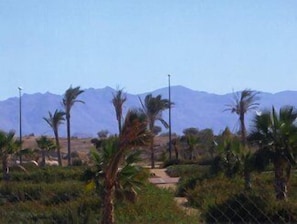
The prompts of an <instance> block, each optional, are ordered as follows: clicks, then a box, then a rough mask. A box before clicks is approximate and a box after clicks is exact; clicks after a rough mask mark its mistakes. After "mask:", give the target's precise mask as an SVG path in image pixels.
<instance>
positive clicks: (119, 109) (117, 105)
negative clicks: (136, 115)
mask: <svg viewBox="0 0 297 224" xmlns="http://www.w3.org/2000/svg"><path fill="white" fill-rule="evenodd" d="M126 100H127V96H126V94H125V93H124V92H123V90H122V89H120V90H117V91H116V93H115V94H113V98H112V104H113V106H114V109H115V112H116V117H117V121H118V129H119V134H121V133H120V132H121V130H122V116H123V104H124V103H125V102H126Z"/></svg>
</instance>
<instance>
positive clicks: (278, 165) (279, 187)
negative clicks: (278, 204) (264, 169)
mask: <svg viewBox="0 0 297 224" xmlns="http://www.w3.org/2000/svg"><path fill="white" fill-rule="evenodd" d="M274 169H275V171H274V172H275V173H274V177H275V186H274V187H275V196H276V199H277V200H287V197H288V196H287V192H288V188H287V178H286V177H285V176H284V161H283V159H282V158H277V159H275V161H274Z"/></svg>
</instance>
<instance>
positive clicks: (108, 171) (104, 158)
mask: <svg viewBox="0 0 297 224" xmlns="http://www.w3.org/2000/svg"><path fill="white" fill-rule="evenodd" d="M149 140H150V133H149V131H148V130H147V120H146V116H145V114H143V113H142V112H141V111H138V110H130V111H128V113H127V115H126V118H125V121H124V125H123V127H122V130H121V135H120V136H119V137H110V138H108V139H105V140H104V143H103V146H102V149H101V150H100V151H98V152H93V153H92V155H93V161H94V162H95V165H96V167H97V186H99V188H101V190H100V192H101V193H102V195H101V196H102V198H103V209H102V220H101V223H102V224H112V223H114V212H113V211H114V205H113V197H114V193H115V192H117V193H119V192H121V193H125V194H124V195H126V196H130V197H128V198H130V199H132V201H134V199H135V190H134V187H133V183H134V180H135V179H134V177H136V175H137V172H138V173H139V168H137V167H135V166H133V165H132V164H133V162H134V161H135V154H134V152H133V151H132V150H131V149H133V148H134V147H137V146H142V145H147V144H148V142H149ZM120 167H122V168H121V169H119V168H120ZM98 181H99V182H98ZM100 181H101V182H100ZM131 196H132V197H131Z"/></svg>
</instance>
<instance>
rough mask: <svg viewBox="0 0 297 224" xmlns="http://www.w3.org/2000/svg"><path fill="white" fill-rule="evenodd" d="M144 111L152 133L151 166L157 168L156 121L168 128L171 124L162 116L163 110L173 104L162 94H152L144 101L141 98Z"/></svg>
mask: <svg viewBox="0 0 297 224" xmlns="http://www.w3.org/2000/svg"><path fill="white" fill-rule="evenodd" d="M139 100H140V102H141V105H142V109H143V112H144V113H145V114H146V116H147V120H148V128H149V130H150V131H151V133H152V136H151V142H150V151H151V167H152V168H155V151H154V134H153V133H154V127H155V122H156V121H160V122H161V123H162V125H163V126H164V127H165V128H168V127H169V125H168V124H167V122H166V121H165V120H164V119H163V118H162V112H163V111H164V110H166V109H168V108H169V107H170V104H172V103H171V102H170V101H169V100H168V99H162V96H161V95H158V96H156V97H153V96H152V94H148V95H146V97H145V99H144V102H142V100H141V99H140V98H139Z"/></svg>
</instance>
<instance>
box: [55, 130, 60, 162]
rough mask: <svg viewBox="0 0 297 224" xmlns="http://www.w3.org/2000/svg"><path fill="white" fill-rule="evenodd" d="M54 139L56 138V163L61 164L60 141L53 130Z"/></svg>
mask: <svg viewBox="0 0 297 224" xmlns="http://www.w3.org/2000/svg"><path fill="white" fill-rule="evenodd" d="M54 134H55V139H56V147H57V154H58V155H57V156H58V163H59V166H62V159H61V151H60V141H59V135H58V132H57V131H54Z"/></svg>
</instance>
